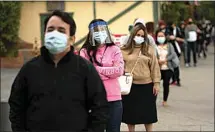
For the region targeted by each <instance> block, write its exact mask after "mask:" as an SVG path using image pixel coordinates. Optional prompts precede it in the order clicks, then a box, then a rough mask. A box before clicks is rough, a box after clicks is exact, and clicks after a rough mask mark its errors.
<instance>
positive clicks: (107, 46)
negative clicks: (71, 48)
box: [80, 19, 124, 132]
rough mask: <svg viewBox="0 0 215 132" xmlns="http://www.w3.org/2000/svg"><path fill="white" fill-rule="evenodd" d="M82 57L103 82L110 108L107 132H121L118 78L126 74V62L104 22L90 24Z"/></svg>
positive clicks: (96, 21)
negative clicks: (88, 62)
mask: <svg viewBox="0 0 215 132" xmlns="http://www.w3.org/2000/svg"><path fill="white" fill-rule="evenodd" d="M80 56H82V57H84V58H86V59H87V60H89V61H91V62H92V63H93V64H94V66H95V67H96V69H97V71H98V73H99V75H100V77H101V79H102V80H103V83H104V86H105V89H106V92H107V100H108V101H109V106H110V114H109V116H110V117H109V121H108V124H107V127H106V132H120V124H121V118H122V102H121V92H120V86H119V82H118V77H119V76H121V75H122V74H123V72H124V61H123V57H122V53H121V50H120V48H119V47H118V46H116V45H115V44H114V43H113V41H112V39H111V36H110V32H109V30H108V26H107V23H106V22H105V21H104V20H102V19H95V20H93V21H92V22H91V23H90V24H89V33H88V36H87V39H86V42H85V43H84V45H83V47H82V49H81V50H80Z"/></svg>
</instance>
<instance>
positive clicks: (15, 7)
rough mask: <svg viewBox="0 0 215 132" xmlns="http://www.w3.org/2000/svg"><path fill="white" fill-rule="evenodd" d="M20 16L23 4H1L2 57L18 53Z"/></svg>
mask: <svg viewBox="0 0 215 132" xmlns="http://www.w3.org/2000/svg"><path fill="white" fill-rule="evenodd" d="M20 16H21V2H11V1H8V2H3V1H1V2H0V56H14V53H17V49H16V43H17V40H18V32H19V26H20ZM11 54H12V55H11Z"/></svg>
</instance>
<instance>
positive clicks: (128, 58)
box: [9, 11, 214, 132]
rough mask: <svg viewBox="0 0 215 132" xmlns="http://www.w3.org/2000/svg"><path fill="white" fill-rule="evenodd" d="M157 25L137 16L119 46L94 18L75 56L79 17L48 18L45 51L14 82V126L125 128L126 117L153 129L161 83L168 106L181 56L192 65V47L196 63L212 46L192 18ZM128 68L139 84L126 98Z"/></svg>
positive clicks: (86, 131)
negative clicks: (122, 79)
mask: <svg viewBox="0 0 215 132" xmlns="http://www.w3.org/2000/svg"><path fill="white" fill-rule="evenodd" d="M152 27H153V23H152V22H150V23H146V24H145V23H144V20H143V19H141V18H138V19H135V21H134V24H133V27H132V28H131V27H130V28H129V29H130V34H129V35H128V36H127V37H126V39H125V41H124V44H123V46H122V47H119V46H117V45H116V44H114V42H113V39H112V36H111V33H110V31H109V28H108V24H107V22H106V21H104V20H103V19H94V20H92V21H91V22H90V23H89V26H88V29H89V31H88V35H87V38H86V40H85V42H84V44H83V46H82V48H81V49H80V51H79V52H78V53H74V47H73V46H71V45H72V44H73V43H74V42H75V33H76V24H75V21H74V19H73V18H72V17H70V15H69V14H68V13H66V12H61V11H54V12H53V13H52V14H51V15H50V16H49V17H48V18H47V19H46V20H45V26H44V28H45V29H44V32H45V36H44V38H45V39H44V46H42V47H41V55H39V56H37V57H35V58H33V59H32V60H30V61H29V62H27V63H26V64H25V65H24V66H23V67H22V68H21V70H20V71H19V73H18V75H17V76H16V78H15V80H14V82H13V84H12V89H11V94H10V97H9V105H10V115H9V119H10V121H11V126H12V130H13V131H16V132H17V131H30V132H44V131H70V132H104V131H106V132H120V126H121V122H123V123H126V124H127V126H128V130H129V132H134V131H135V125H137V124H144V125H145V129H146V131H152V130H153V123H156V122H157V121H158V118H157V108H156V99H157V95H158V93H159V90H160V86H161V85H160V83H161V80H163V88H164V92H163V103H162V104H163V106H167V99H168V94H169V85H170V83H172V84H175V83H176V84H177V85H178V86H181V82H180V57H181V53H184V61H185V65H186V66H187V67H190V66H191V64H190V55H191V54H190V53H191V51H192V52H193V59H194V66H197V58H196V52H197V51H198V55H201V54H200V53H203V55H204V57H206V51H207V45H208V44H209V42H208V41H209V38H208V36H207V34H206V33H205V31H208V28H206V29H205V30H203V29H204V26H203V27H199V26H196V25H195V24H194V23H193V21H192V19H191V18H189V19H188V22H186V24H185V22H182V23H181V24H180V26H179V27H177V26H176V23H174V22H168V24H166V23H165V22H164V21H160V22H159V27H158V29H157V30H156V32H154V31H153V28H152ZM206 27H208V25H206ZM213 30H214V29H213ZM196 45H198V46H196ZM197 47H198V48H197ZM126 73H132V76H133V82H132V86H131V91H130V93H129V94H127V95H122V94H121V88H120V84H119V80H118V78H119V77H120V76H122V75H124V74H126ZM171 80H172V82H170V81H171Z"/></svg>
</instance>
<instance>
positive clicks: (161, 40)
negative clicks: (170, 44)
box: [157, 37, 166, 44]
mask: <svg viewBox="0 0 215 132" xmlns="http://www.w3.org/2000/svg"><path fill="white" fill-rule="evenodd" d="M165 40H166V38H165V37H157V41H158V43H159V44H164V42H165Z"/></svg>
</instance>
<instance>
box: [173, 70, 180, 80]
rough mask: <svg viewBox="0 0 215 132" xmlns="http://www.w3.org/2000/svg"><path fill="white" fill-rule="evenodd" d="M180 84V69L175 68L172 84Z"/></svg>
mask: <svg viewBox="0 0 215 132" xmlns="http://www.w3.org/2000/svg"><path fill="white" fill-rule="evenodd" d="M175 81H176V82H178V83H179V82H180V69H179V67H176V68H174V73H173V75H172V82H175Z"/></svg>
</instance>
